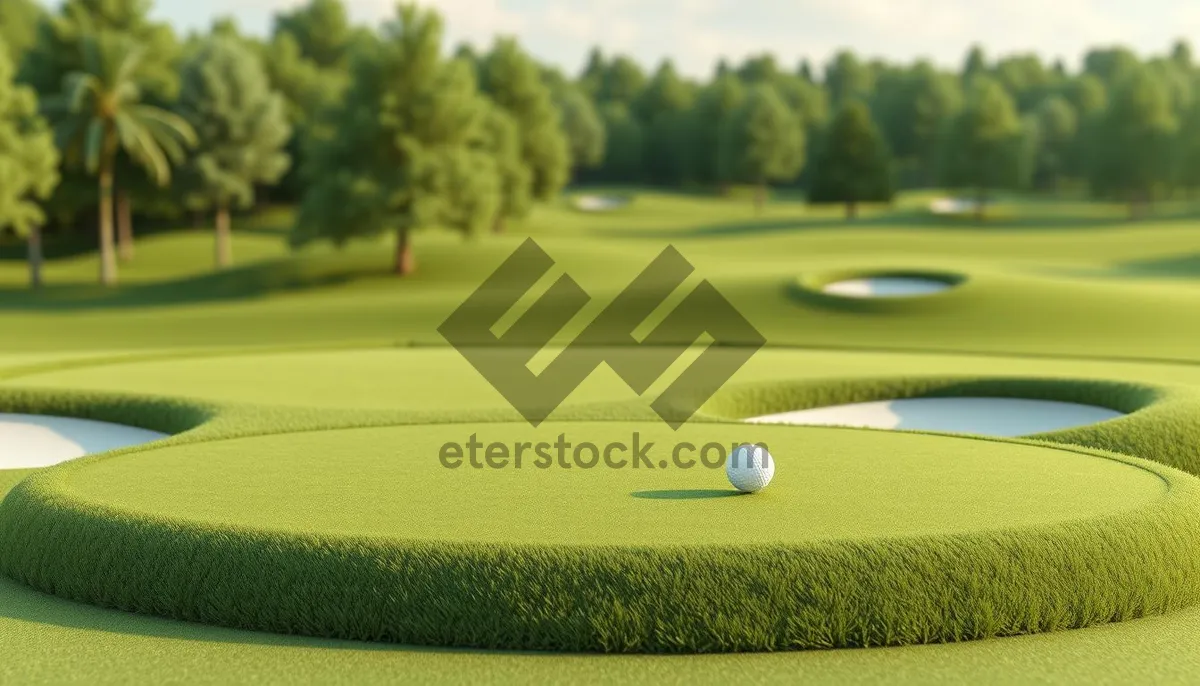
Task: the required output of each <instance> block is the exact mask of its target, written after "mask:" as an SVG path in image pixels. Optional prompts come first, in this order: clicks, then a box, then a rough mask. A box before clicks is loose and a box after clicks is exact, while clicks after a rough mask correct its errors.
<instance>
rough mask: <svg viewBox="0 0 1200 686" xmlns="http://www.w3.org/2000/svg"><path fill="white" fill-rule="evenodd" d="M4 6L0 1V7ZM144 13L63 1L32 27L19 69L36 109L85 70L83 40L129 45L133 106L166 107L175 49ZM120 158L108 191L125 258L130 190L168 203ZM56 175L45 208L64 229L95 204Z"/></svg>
mask: <svg viewBox="0 0 1200 686" xmlns="http://www.w3.org/2000/svg"><path fill="white" fill-rule="evenodd" d="M9 1H10V0H0V4H7V3H8V2H9ZM150 10H151V3H150V2H148V1H147V0H65V1H64V2H62V3H61V4H60V5H59V9H58V11H57V12H56V13H54V14H50V15H48V16H46V17H45V19H44V20H43V21H41V22H39V23H38V25H37V32H36V38H35V39H34V42H33V44H32V45H30V47H29V49H28V51H27V53H26V59H24V60H23V61H22V62H21V64H20V70H19V71H20V81H21V82H23V83H26V84H29V85H30V86H33V88H34V90H36V91H37V94H38V100H39V102H40V103H41V104H42V106H43V108H45V107H48V106H50V105H51V104H52V103H53V102H54V100H55V98H56V96H59V95H61V93H62V91H63V83H64V81H65V79H66V78H67V77H68V75H70V74H71V73H73V72H78V71H82V70H84V69H86V68H87V59H88V58H87V56H86V54H85V48H84V46H85V45H86V44H87V41H86V40H85V38H86V37H87V36H101V35H103V36H115V37H120V38H122V39H124V40H129V41H132V42H133V43H135V44H137V45H138V46H139V47H140V49H141V50H142V51H143V53H144V55H143V57H142V59H140V60H138V62H137V69H136V73H135V74H134V75H133V76H132V79H133V80H134V81H136V82H137V84H138V87H139V89H140V91H141V94H140V96H139V100H140V101H141V102H143V103H145V104H148V105H155V106H157V107H161V108H164V109H165V108H168V107H169V106H170V103H171V102H173V101H174V99H175V96H176V94H177V93H178V90H179V77H178V74H177V71H176V67H177V63H178V60H179V54H180V45H179V41H178V39H177V38H176V36H175V33H174V31H173V30H172V29H171V27H170V25H168V24H166V23H162V22H155V21H151V19H150V16H149V14H150ZM45 114H50V113H49V112H45ZM123 158H124V155H118V164H117V169H118V171H119V172H120V176H119V177H116V178H115V179H114V188H115V191H114V192H115V204H116V208H117V213H118V215H119V222H118V226H119V227H120V231H119V232H118V241H119V244H120V249H121V254H123V255H125V256H129V255H131V254H132V251H133V220H132V213H133V206H132V205H133V203H132V202H131V200H130V192H131V190H134V189H136V190H138V191H139V193H138V194H139V196H140V197H142V198H143V199H146V198H149V197H153V198H154V200H155V201H156V202H158V203H170V202H171V197H170V195H169V193H167V192H166V190H165V187H164V186H162V185H161V184H158V183H156V182H155V180H154V179H152V178H146V176H145V174H144V172H143V171H142V168H141V166H140V165H138V164H137V163H136V161H132V162H130V163H128V164H127V163H126V162H127V161H126V160H124V159H123ZM62 176H63V178H62V182H61V183H60V184H59V185H58V187H57V189H56V190H55V194H54V197H52V198H51V199H50V201H49V202H48V203H47V207H48V208H51V209H52V211H53V214H54V215H55V218H56V219H57V220H58V221H60V222H62V223H68V222H71V221H73V220H74V219H75V218H76V217H77V216H78V215H79V214H81V213H82V212H85V211H89V210H91V209H93V208H94V207H95V205H94V204H93V203H95V202H96V198H95V194H94V193H92V192H91V190H90V188H91V186H92V183H93V181H92V180H91V179H90V178H88V176H87V175H86V174H83V173H81V172H79V171H78V170H75V169H71V168H68V169H64V170H63V175H62Z"/></svg>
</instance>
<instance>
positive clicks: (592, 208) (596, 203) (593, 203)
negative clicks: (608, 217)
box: [574, 195, 629, 212]
mask: <svg viewBox="0 0 1200 686" xmlns="http://www.w3.org/2000/svg"><path fill="white" fill-rule="evenodd" d="M574 202H575V207H577V208H579V209H581V210H583V211H585V212H606V211H608V210H615V209H617V208H618V207H624V206H626V205H628V204H629V200H627V199H626V198H614V197H612V196H609V195H577V196H575V198H574Z"/></svg>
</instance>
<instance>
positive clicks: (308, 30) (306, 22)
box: [273, 0, 354, 69]
mask: <svg viewBox="0 0 1200 686" xmlns="http://www.w3.org/2000/svg"><path fill="white" fill-rule="evenodd" d="M281 33H288V34H290V35H291V36H292V37H293V38H295V39H296V43H297V44H298V45H299V47H300V54H301V55H303V56H304V57H305V59H309V60H312V62H313V63H314V64H316V65H317V67H318V68H320V69H341V68H344V67H345V64H346V56H347V53H348V50H349V46H350V43H351V41H352V40H353V39H354V31H353V28H352V27H351V26H350V20H349V18H348V17H347V16H346V7H345V6H344V5H343V4H342V3H341V2H340V0H309V3H308V4H307V5H303V6H300V7H297V8H296V9H294V10H292V11H291V12H284V13H280V14H277V15H275V29H274V31H273V34H274V35H276V36H277V35H279V34H281Z"/></svg>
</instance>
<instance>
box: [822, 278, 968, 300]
mask: <svg viewBox="0 0 1200 686" xmlns="http://www.w3.org/2000/svg"><path fill="white" fill-rule="evenodd" d="M950 287H951V284H949V283H946V282H945V281H938V280H937V279H924V278H920V277H912V276H873V277H865V278H861V279H846V280H844V281H834V282H833V283H828V284H825V285H824V286H823V287H822V288H821V291H822V292H824V293H829V294H830V295H841V296H844V297H847V298H903V297H908V296H913V295H929V294H931V293H938V292H940V291H944V290H946V289H948V288H950Z"/></svg>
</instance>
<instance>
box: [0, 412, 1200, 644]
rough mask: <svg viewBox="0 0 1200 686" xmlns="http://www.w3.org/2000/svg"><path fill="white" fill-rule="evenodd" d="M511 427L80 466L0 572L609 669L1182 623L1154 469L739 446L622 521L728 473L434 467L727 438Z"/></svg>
mask: <svg viewBox="0 0 1200 686" xmlns="http://www.w3.org/2000/svg"><path fill="white" fill-rule="evenodd" d="M523 426H524V425H520V424H499V425H488V424H475V423H472V424H469V425H466V426H461V425H449V426H440V427H438V426H414V427H408V428H399V429H397V428H383V429H359V430H351V431H324V432H316V433H300V434H281V435H273V436H267V437H260V438H243V439H237V440H232V441H224V442H215V443H212V442H199V443H191V444H188V445H184V446H180V447H177V448H164V449H161V450H149V451H140V452H132V453H127V454H125V455H123V456H115V457H111V458H99V459H94V460H85V461H79V462H76V463H73V464H70V465H69V466H64V467H61V468H58V469H55V470H47V471H45V472H42V473H41V474H38V475H35V476H33V477H30V478H27V479H26V480H25V481H23V482H22V483H20V484H18V485H17V486H16V488H15V489H14V490H13V491H12V492H10V493H9V495H8V496H7V498H6V499H5V500H4V501H3V504H2V505H0V546H2V547H3V548H4V549H5V551H6V553H5V555H4V556H3V558H0V565H3V569H4V571H5V573H6V574H8V575H9V576H10V577H12V578H14V579H17V580H20V581H23V582H26V583H29V584H30V585H32V586H34V587H35V588H41V589H45V590H53V592H55V593H56V594H58V595H62V596H64V597H67V598H72V599H76V600H83V601H87V602H92V603H95V604H99V605H106V606H110V607H114V608H118V609H124V610H134V611H140V612H148V613H152V614H160V615H165V616H169V617H174V618H178V619H186V620H191V621H199V622H204V623H210V624H219V625H226V626H234V627H238V628H250V629H263V630H270V631H279V632H285V633H302V634H309V635H315V636H330V637H337V638H352V639H362V640H383V641H395V642H403V643H416V644H426V645H451V646H463V647H481V648H507V649H543V650H544V649H552V650H572V651H592V650H595V651H607V652H714V651H716V652H721V651H744V650H781V649H795V648H833V647H848V646H870V645H892V644H907V643H928V642H942V641H957V640H964V639H975V638H985V637H989V636H996V635H1007V634H1017V633H1027V632H1030V631H1047V630H1059V629H1067V628H1077V627H1081V626H1087V625H1090V624H1095V623H1099V622H1106V621H1113V620H1119V619H1129V618H1134V617H1139V616H1143V615H1146V614H1157V613H1161V612H1165V611H1169V610H1172V609H1178V608H1181V607H1185V606H1186V605H1188V604H1190V603H1191V602H1195V601H1196V600H1197V599H1200V598H1198V597H1197V592H1200V589H1196V591H1193V590H1192V587H1191V586H1189V585H1188V584H1187V583H1185V580H1186V579H1188V578H1189V577H1190V576H1191V575H1193V574H1196V573H1200V555H1197V553H1196V551H1197V546H1200V532H1197V531H1196V529H1195V528H1194V527H1193V526H1191V522H1192V521H1193V518H1194V517H1196V516H1197V515H1200V484H1198V483H1197V482H1195V480H1193V479H1192V478H1191V477H1187V476H1184V475H1182V474H1180V473H1177V472H1173V471H1171V470H1167V469H1165V468H1160V467H1152V466H1151V464H1152V463H1148V462H1138V461H1126V460H1118V459H1116V458H1113V459H1103V458H1099V457H1095V456H1088V455H1086V454H1079V453H1071V452H1062V451H1054V450H1049V449H1047V448H1045V447H1038V446H1022V445H1014V444H1010V443H1000V442H991V441H979V440H967V439H957V440H956V439H949V438H945V437H933V436H921V435H916V434H889V433H886V432H854V433H851V434H849V435H847V434H846V432H842V431H837V430H833V429H793V428H788V427H759V428H756V429H755V430H754V431H753V433H754V434H755V436H756V437H757V438H758V439H759V440H765V441H766V442H767V443H768V445H770V446H772V448H773V450H775V451H776V454H777V455H778V456H779V458H778V459H779V460H780V462H779V464H780V473H781V476H780V477H779V478H778V483H774V484H772V487H771V490H770V491H769V492H765V493H764V494H762V495H761V496H736V497H729V498H699V499H696V498H687V497H684V498H683V499H682V500H680V501H678V502H676V501H674V498H661V497H653V498H645V497H637V496H638V494H645V493H647V492H652V493H659V494H665V495H671V496H678V495H683V496H686V495H687V494H688V493H689V492H690V491H693V490H695V489H702V488H706V487H707V488H713V487H717V488H720V487H721V486H722V481H723V474H722V472H721V471H718V470H703V471H704V472H705V473H696V472H691V473H689V472H687V471H685V470H679V471H677V472H673V471H672V470H670V469H657V470H653V469H652V470H643V471H638V470H636V469H627V470H615V469H604V470H594V471H592V470H578V471H576V472H570V471H568V470H551V469H546V470H537V469H531V468H529V467H528V466H527V467H526V468H523V469H511V470H507V471H505V470H501V471H495V472H492V471H486V470H475V469H471V468H465V469H461V468H460V469H458V470H447V469H444V468H443V467H442V466H441V465H440V464H439V462H438V460H437V454H438V447H439V446H440V445H441V444H442V443H443V442H445V441H447V440H464V441H465V440H466V437H467V435H468V432H478V433H479V434H480V436H481V437H487V438H486V439H485V440H489V441H490V440H499V441H505V442H509V443H515V442H517V441H534V442H536V441H539V440H545V441H548V442H552V441H553V440H554V436H555V435H557V434H558V433H559V432H565V434H566V435H567V436H568V437H569V438H570V439H571V440H573V441H576V442H578V441H581V440H590V441H594V442H596V443H598V444H604V443H608V442H611V441H620V440H625V441H628V440H629V436H630V435H631V434H632V432H633V431H641V432H644V433H643V436H644V438H645V440H654V441H656V442H659V443H660V444H662V443H666V442H669V441H671V440H673V439H675V440H678V439H686V440H690V441H692V442H693V443H695V444H696V445H701V444H703V443H705V442H708V441H720V442H722V443H732V442H739V441H743V440H746V434H747V433H749V432H748V431H747V428H746V427H741V426H727V425H715V424H707V425H697V426H696V427H695V428H692V429H690V430H685V431H683V432H682V433H681V434H679V435H678V436H677V437H673V436H672V435H671V432H670V430H669V429H666V428H665V427H664V428H659V427H656V426H655V425H653V424H647V423H617V422H597V423H583V424H561V423H559V424H548V425H544V426H543V428H542V429H540V430H539V431H536V432H535V431H533V430H531V429H529V428H528V427H525V428H522V427H523ZM652 455H654V459H655V462H657V461H658V458H659V457H660V456H661V457H662V458H663V459H665V458H666V453H659V454H657V455H655V454H654V453H652ZM1139 468H1140V469H1139ZM1031 472H1036V473H1038V474H1039V478H1038V481H1037V482H1036V484H1030V482H1029V478H1028V475H1029V474H1030V473H1031ZM725 489H726V491H727V492H728V487H727V486H726V487H725ZM904 503H921V504H922V507H920V508H916V509H914V508H911V507H906V506H904ZM635 522H636V523H637V526H636V527H634V526H631V524H632V523H635ZM1098 559H1103V562H1102V563H1097V562H1096V560H1098ZM151 560H153V561H154V564H147V561H151ZM981 569H986V570H988V572H987V574H983V575H981V574H980V570H981ZM281 579H288V580H289V581H288V582H287V583H280V580H281ZM382 589H387V590H386V591H383V590H382Z"/></svg>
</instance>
